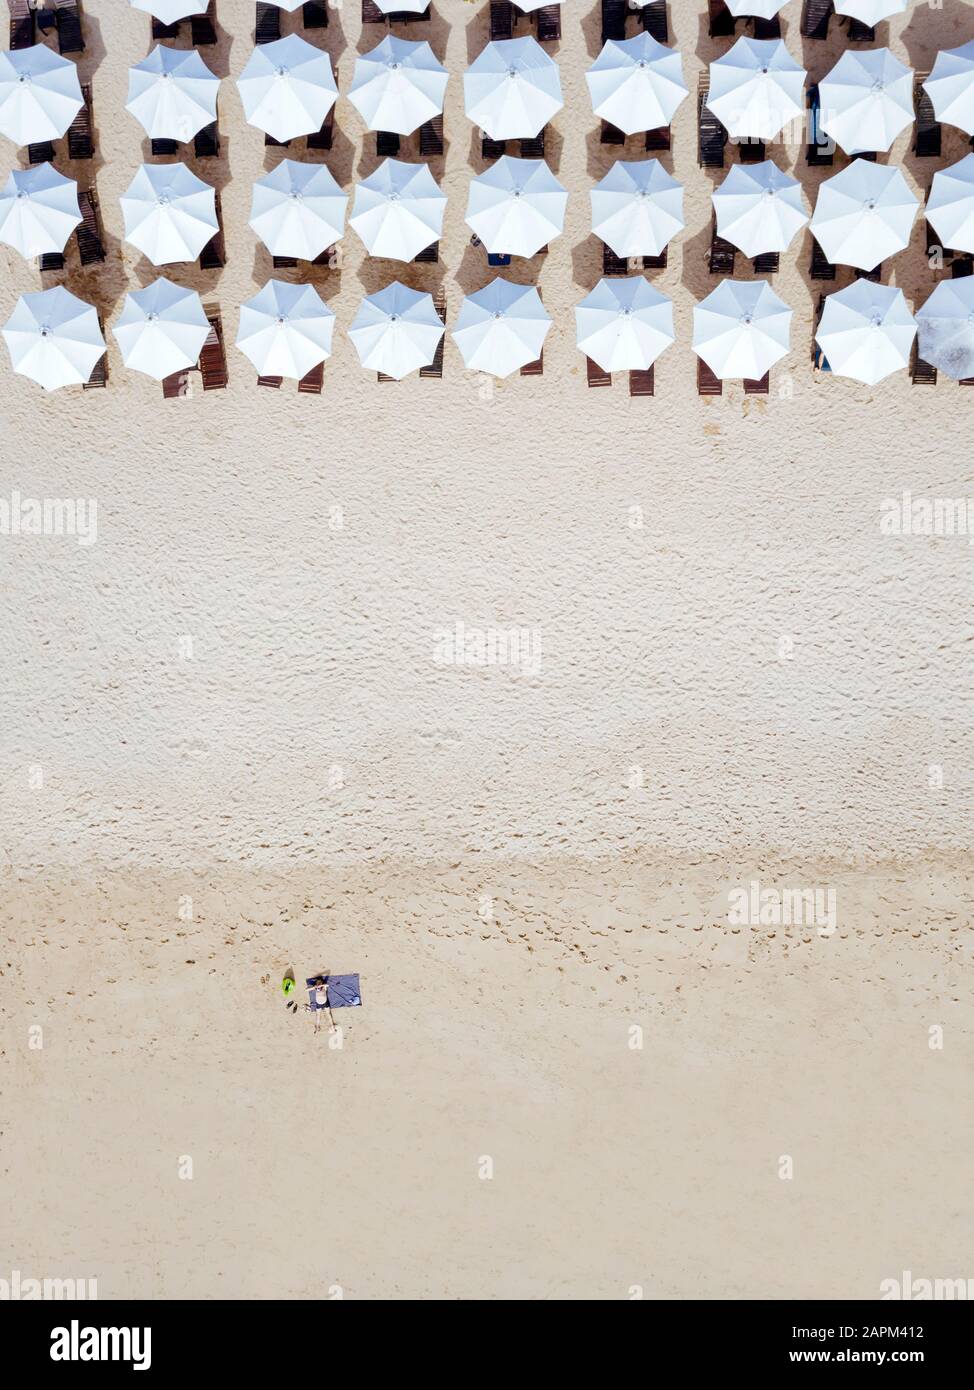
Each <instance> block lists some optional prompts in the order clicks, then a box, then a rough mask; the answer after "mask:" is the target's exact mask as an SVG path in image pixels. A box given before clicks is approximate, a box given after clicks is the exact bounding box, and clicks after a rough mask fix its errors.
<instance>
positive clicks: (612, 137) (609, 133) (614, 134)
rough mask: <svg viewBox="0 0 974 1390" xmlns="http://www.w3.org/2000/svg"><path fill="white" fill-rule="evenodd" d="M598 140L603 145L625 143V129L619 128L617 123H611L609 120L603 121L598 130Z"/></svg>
mask: <svg viewBox="0 0 974 1390" xmlns="http://www.w3.org/2000/svg"><path fill="white" fill-rule="evenodd" d="M599 142H600V144H603V145H624V144H625V143H626V134H625V131H623V130H620V129H619V127H618V126H617V125H612V123H611V122H610V121H603V122H602V129H601V130H600V132H599Z"/></svg>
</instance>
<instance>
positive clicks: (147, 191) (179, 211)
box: [119, 164, 219, 265]
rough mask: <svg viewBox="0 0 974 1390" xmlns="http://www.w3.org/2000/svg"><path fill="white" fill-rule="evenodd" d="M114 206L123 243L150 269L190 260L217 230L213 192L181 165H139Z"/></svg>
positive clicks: (193, 258) (214, 195)
mask: <svg viewBox="0 0 974 1390" xmlns="http://www.w3.org/2000/svg"><path fill="white" fill-rule="evenodd" d="M119 201H120V202H121V204H122V217H123V220H124V222H125V240H126V241H129V242H131V243H132V245H133V246H137V247H138V249H139V250H140V251H141V252H142V254H143V255H144V256H147V257H148V259H149V260H150V261H151V262H152V264H153V265H168V264H170V263H171V262H172V261H194V260H195V259H196V257H197V256H198V255H199V253H200V252H201V251H202V249H203V247H204V246H205V245H206V243H207V242H208V241H209V240H210V239H211V238H212V237H213V236H214V235H215V233H216V232H218V231H219V223H218V221H217V216H216V194H215V192H214V190H213V189H212V188H211V187H210V185H209V184H208V183H204V182H203V180H202V179H198V178H197V177H196V175H195V174H194V173H193V172H192V170H190V169H187V167H186V165H185V164H143V165H142V167H141V168H140V169H139V171H138V173H137V174H136V175H135V178H134V179H133V180H132V182H131V183H130V184H129V186H128V188H127V189H126V190H125V192H124V193H123V194H122V196H121V198H120V200H119Z"/></svg>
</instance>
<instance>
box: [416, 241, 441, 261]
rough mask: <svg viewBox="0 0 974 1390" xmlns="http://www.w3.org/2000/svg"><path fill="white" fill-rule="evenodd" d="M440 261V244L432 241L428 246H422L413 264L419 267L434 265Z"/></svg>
mask: <svg viewBox="0 0 974 1390" xmlns="http://www.w3.org/2000/svg"><path fill="white" fill-rule="evenodd" d="M439 259H440V243H439V242H438V241H433V242H431V243H430V244H429V246H424V247H423V249H422V251H419V252H417V253H416V255H415V256H414V257H413V262H414V263H418V264H421V265H436V263H437V261H438V260H439Z"/></svg>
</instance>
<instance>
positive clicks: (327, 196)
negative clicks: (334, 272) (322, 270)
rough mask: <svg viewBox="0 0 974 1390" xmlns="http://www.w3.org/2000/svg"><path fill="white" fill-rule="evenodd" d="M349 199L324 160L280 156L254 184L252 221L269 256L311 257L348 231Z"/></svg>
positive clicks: (306, 258)
mask: <svg viewBox="0 0 974 1390" xmlns="http://www.w3.org/2000/svg"><path fill="white" fill-rule="evenodd" d="M347 203H348V194H347V193H343V192H342V190H341V187H340V186H339V185H338V184H337V183H336V182H335V178H334V175H333V174H332V172H331V170H330V169H329V168H328V166H327V165H326V164H299V163H298V162H297V161H296V160H294V159H282V160H281V161H280V163H279V164H276V165H275V166H274V168H273V169H271V170H270V172H269V173H267V174H265V175H264V176H263V178H260V179H257V181H256V182H255V184H254V191H253V195H252V198H251V203H250V226H251V227H252V228H253V229H254V231H255V232H256V233H257V235H258V236H259V237H260V239H261V241H262V242H263V243H264V245H265V246H266V247H267V249H268V251H270V253H271V255H273V256H292V257H296V258H297V259H300V260H303V261H313V260H314V259H315V257H316V256H319V255H320V254H321V252H322V251H324V249H325V247H327V246H334V244H335V242H336V241H338V240H339V238H340V237H341V236H342V235H343V234H344V231H345V208H346V205H347Z"/></svg>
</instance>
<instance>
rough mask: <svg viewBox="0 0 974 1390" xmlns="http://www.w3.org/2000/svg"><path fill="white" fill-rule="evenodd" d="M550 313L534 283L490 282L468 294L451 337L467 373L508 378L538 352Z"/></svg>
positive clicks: (549, 324) (549, 325) (539, 354)
mask: <svg viewBox="0 0 974 1390" xmlns="http://www.w3.org/2000/svg"><path fill="white" fill-rule="evenodd" d="M550 327H551V317H550V315H549V314H548V311H547V310H546V309H545V307H544V305H543V304H542V303H541V296H540V295H539V294H538V291H537V290H536V289H535V287H534V286H533V285H512V284H511V283H510V282H509V281H508V280H501V279H499V278H498V279H496V280H492V281H491V282H490V284H489V285H485V286H484V288H483V289H482V290H476V291H475V292H474V293H473V294H468V295H467V297H466V298H465V299H464V301H463V304H462V305H461V307H460V313H459V316H458V317H457V322H456V326H455V327H454V329H453V333H452V337H453V340H454V342H455V343H456V345H457V347H458V348H459V349H460V353H461V355H462V357H463V362H464V366H466V367H469V368H470V369H471V371H478V372H489V373H490V374H491V376H498V377H504V376H510V374H511V372H516V371H517V370H518V368H520V367H524V366H526V365H527V363H528V362H536V361H537V360H538V358H539V357H540V356H541V350H542V348H543V347H544V340H545V337H546V335H547V333H548V329H549V328H550Z"/></svg>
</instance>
